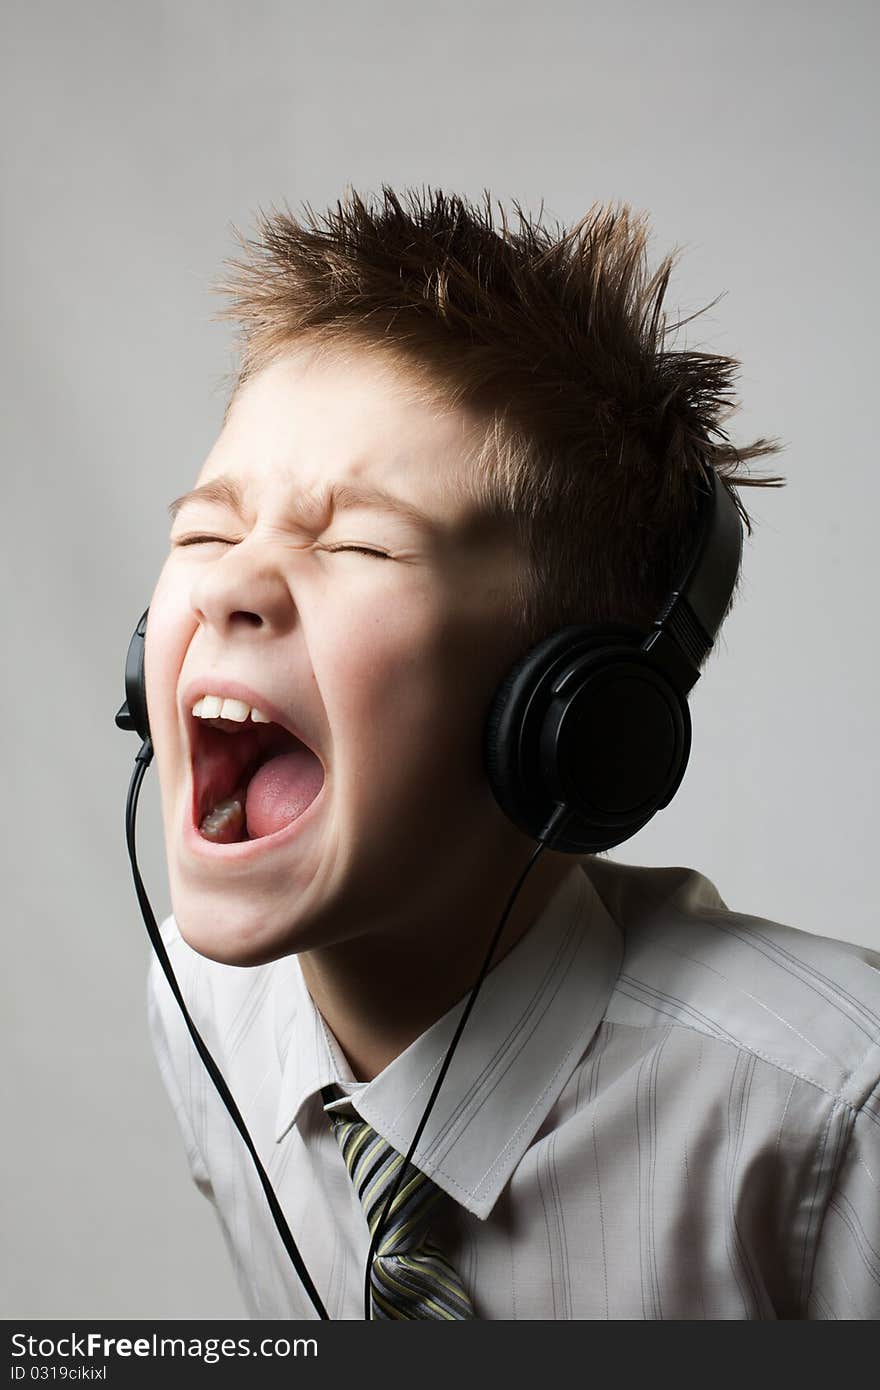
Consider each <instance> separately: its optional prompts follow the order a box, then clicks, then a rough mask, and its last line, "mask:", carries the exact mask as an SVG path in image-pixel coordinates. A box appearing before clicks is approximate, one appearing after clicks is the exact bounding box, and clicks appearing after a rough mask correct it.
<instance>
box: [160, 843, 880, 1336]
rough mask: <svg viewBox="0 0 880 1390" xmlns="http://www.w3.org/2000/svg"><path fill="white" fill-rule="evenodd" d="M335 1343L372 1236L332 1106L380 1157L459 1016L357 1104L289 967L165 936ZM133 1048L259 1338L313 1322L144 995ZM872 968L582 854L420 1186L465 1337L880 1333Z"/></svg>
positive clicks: (700, 891) (475, 1034) (434, 1142)
mask: <svg viewBox="0 0 880 1390" xmlns="http://www.w3.org/2000/svg"><path fill="white" fill-rule="evenodd" d="M162 932H163V938H164V940H165V943H166V946H167V948H168V951H169V955H170V957H171V961H172V965H173V968H174V970H175V973H176V975H177V978H178V981H179V983H180V986H181V989H182V991H183V994H184V997H185V998H186V999H187V1002H188V1005H189V1007H190V1010H191V1012H192V1015H193V1018H194V1021H195V1023H196V1026H197V1028H198V1029H199V1031H200V1032H201V1034H202V1036H203V1038H204V1039H205V1042H206V1043H207V1046H208V1048H209V1049H210V1051H211V1052H212V1053H213V1055H214V1058H215V1060H216V1061H217V1063H218V1065H219V1067H220V1069H221V1071H222V1072H223V1075H224V1076H225V1078H226V1080H227V1083H228V1084H229V1086H230V1089H231V1090H232V1093H233V1095H234V1096H235V1098H236V1101H237V1103H238V1105H239V1107H240V1109H241V1111H242V1114H243V1116H244V1119H245V1123H246V1124H247V1126H248V1129H249V1130H250V1134H251V1137H252V1139H253V1140H254V1143H255V1144H256V1147H257V1150H258V1152H259V1153H260V1156H261V1158H262V1161H263V1163H264V1165H265V1167H266V1169H267V1171H268V1174H269V1177H270V1180H271V1182H272V1185H273V1187H274V1189H275V1192H276V1195H277V1197H278V1199H279V1201H280V1203H281V1205H282V1208H283V1210H284V1212H285V1215H286V1217H287V1220H288V1223H289V1225H290V1227H291V1230H292V1231H293V1235H294V1239H295V1240H296V1243H297V1245H298V1247H299V1249H300V1253H301V1254H302V1256H303V1259H304V1260H305V1263H306V1266H307V1268H308V1270H309V1273H310V1275H311V1278H312V1280H313V1281H314V1283H315V1285H316V1287H317V1289H318V1291H319V1293H320V1295H321V1298H322V1300H323V1302H324V1304H325V1307H326V1309H327V1312H328V1313H329V1316H330V1318H331V1319H337V1318H343V1319H359V1318H362V1317H363V1290H364V1266H365V1262H366V1258H367V1252H368V1248H369V1233H368V1230H367V1226H366V1221H365V1218H364V1214H363V1209H362V1207H361V1205H360V1202H359V1200H358V1197H357V1194H356V1192H355V1190H354V1188H353V1186H352V1183H351V1180H350V1179H349V1176H348V1173H347V1171H346V1169H345V1166H344V1163H343V1160H342V1156H341V1154H340V1152H339V1148H338V1145H337V1143H336V1140H335V1139H334V1137H333V1135H332V1132H331V1130H330V1125H329V1123H328V1117H327V1116H326V1115H325V1114H324V1110H323V1102H322V1099H321V1095H320V1088H321V1087H322V1086H325V1085H328V1084H332V1083H336V1084H337V1085H339V1086H340V1089H341V1090H342V1091H343V1092H344V1093H345V1094H348V1095H351V1096H352V1097H353V1103H354V1106H355V1108H356V1109H357V1111H358V1112H359V1113H360V1115H361V1116H362V1117H363V1118H364V1119H366V1120H367V1121H369V1123H370V1124H372V1125H373V1127H374V1128H375V1129H376V1130H377V1131H378V1132H379V1133H380V1134H382V1135H383V1136H384V1137H385V1138H386V1139H387V1140H388V1141H389V1142H390V1143H391V1144H393V1145H394V1146H395V1147H396V1148H398V1149H399V1150H400V1151H401V1152H406V1151H407V1150H408V1148H409V1144H410V1140H411V1138H412V1136H413V1134H414V1133H415V1129H416V1126H417V1124H418V1122H419V1120H420V1118H421V1115H422V1112H423V1110H424V1108H425V1105H426V1104H427V1100H428V1097H429V1095H430V1092H431V1088H432V1085H433V1081H434V1078H435V1077H436V1073H437V1069H438V1067H439V1066H440V1065H441V1063H442V1060H443V1058H444V1056H445V1054H446V1050H447V1048H448V1045H449V1042H450V1040H451V1038H452V1034H453V1032H454V1029H455V1025H456V1023H457V1021H458V1019H459V1017H460V1015H461V1012H462V1010H463V1008H464V1006H465V1002H466V999H462V1000H461V1001H459V1003H458V1004H456V1005H455V1006H454V1007H453V1008H452V1009H451V1010H450V1011H449V1012H448V1013H447V1014H445V1015H444V1016H443V1017H442V1018H441V1019H439V1020H438V1021H437V1022H436V1023H435V1024H434V1025H433V1026H432V1027H431V1028H429V1029H428V1030H427V1031H426V1032H425V1033H423V1034H422V1035H421V1037H419V1038H417V1039H416V1040H415V1042H413V1043H412V1044H411V1046H410V1047H408V1048H407V1049H406V1051H404V1052H403V1053H401V1054H400V1056H398V1057H397V1058H395V1060H394V1061H393V1062H391V1063H390V1064H389V1065H388V1066H386V1067H385V1069H384V1070H383V1071H382V1072H380V1074H379V1075H378V1076H376V1077H375V1078H374V1079H373V1080H372V1081H370V1082H357V1081H355V1080H354V1078H353V1076H352V1073H351V1070H350V1068H349V1067H348V1065H347V1062H346V1060H345V1058H344V1056H343V1055H342V1052H341V1050H340V1048H339V1045H338V1043H337V1042H336V1040H335V1038H334V1037H333V1035H332V1034H331V1032H330V1030H329V1028H328V1027H327V1025H326V1023H325V1022H324V1020H323V1019H322V1017H321V1015H320V1014H319V1013H318V1011H317V1010H316V1008H315V1006H314V1004H313V1002H312V999H311V996H310V995H309V993H308V990H307V988H306V987H305V983H304V981H303V977H302V973H301V970H300V968H299V963H298V960H297V958H296V956H289V957H285V958H284V959H282V960H280V961H276V962H273V963H271V964H269V965H264V966H257V967H239V966H227V965H221V964H218V963H217V962H215V961H211V960H208V959H207V958H205V957H203V956H200V955H199V954H198V953H197V952H195V951H193V950H192V949H191V948H190V947H189V946H188V945H187V944H186V943H185V942H184V941H183V940H182V938H181V937H180V935H179V933H178V930H177V927H176V924H175V922H174V918H173V917H169V918H168V919H167V920H166V921H165V923H164V924H163V927H162ZM148 994H149V1012H150V1023H151V1032H152V1037H153V1042H154V1046H155V1050H156V1055H157V1058H158V1061H159V1065H160V1068H161V1072H162V1076H163V1079H164V1082H165V1086H166V1088H167V1090H168V1092H169V1095H170V1097H171V1100H172V1103H173V1105H174V1109H175V1112H176V1115H177V1120H178V1123H179V1125H180V1128H181V1131H182V1133H183V1136H184V1140H185V1144H186V1150H187V1155H188V1159H189V1164H190V1170H191V1172H192V1175H193V1178H194V1180H195V1182H196V1183H197V1185H198V1186H199V1188H200V1189H201V1190H202V1191H203V1192H204V1193H205V1194H206V1195H207V1196H208V1197H209V1198H210V1200H211V1201H212V1202H213V1204H214V1206H215V1208H216V1210H217V1213H218V1216H219V1218H220V1222H221V1225H222V1229H223V1233H224V1237H225V1240H226V1244H227V1247H228V1249H229V1251H230V1254H231V1257H232V1260H233V1263H234V1267H235V1271H236V1276H237V1279H238V1282H239V1285H240V1288H241V1290H242V1294H243V1297H244V1299H245V1303H246V1306H247V1308H248V1311H249V1313H250V1314H251V1316H252V1317H255V1318H285V1319H288V1318H293V1319H309V1318H314V1317H315V1316H316V1313H315V1310H314V1308H313V1306H312V1304H311V1301H310V1300H309V1298H308V1296H307V1294H306V1293H305V1290H304V1289H303V1288H302V1286H301V1285H300V1282H299V1279H298V1278H297V1275H296V1272H295V1270H294V1269H293V1266H292V1264H291V1263H290V1260H289V1258H288V1256H287V1254H286V1253H285V1251H284V1247H283V1245H282V1244H281V1240H280V1238H279V1236H278V1234H277V1231H276V1229H275V1225H274V1222H273V1221H272V1217H271V1215H270V1213H269V1209H268V1205H267V1203H266V1199H265V1195H264V1193H263V1191H262V1188H261V1186H260V1184H259V1180H258V1178H257V1175H256V1172H255V1170H254V1168H253V1165H252V1163H251V1159H250V1157H249V1155H248V1153H247V1151H246V1149H245V1147H244V1144H243V1142H242V1140H241V1138H240V1136H239V1134H238V1132H237V1131H236V1130H235V1128H234V1126H233V1124H232V1121H231V1120H230V1119H229V1117H228V1115H227V1114H226V1111H225V1109H224V1108H223V1105H222V1103H221V1101H220V1099H219V1097H218V1095H217V1093H216V1091H215V1090H214V1087H213V1084H212V1083H211V1080H210V1078H209V1077H208V1075H207V1073H206V1071H205V1069H204V1067H203V1065H202V1063H201V1061H200V1059H199V1057H198V1055H197V1053H196V1051H195V1048H194V1047H193V1045H192V1041H191V1039H190V1037H189V1034H188V1032H187V1030H186V1026H185V1023H184V1021H183V1018H182V1016H181V1015H180V1012H179V1010H178V1008H177V1005H176V1003H175V1001H174V999H173V997H172V995H171V992H170V990H169V988H168V985H167V982H166V981H165V978H164V975H162V973H161V971H160V969H159V966H158V963H157V962H156V961H155V960H154V961H153V963H152V966H151V970H150V977H149V990H148ZM878 1078H880V954H878V953H876V952H872V951H870V950H869V949H868V948H866V947H862V946H858V945H855V944H850V943H847V942H841V941H838V940H834V939H831V938H827V937H820V936H816V935H813V934H812V933H809V932H803V931H799V930H797V929H795V928H793V927H790V926H783V925H781V924H779V923H776V922H770V921H766V920H764V919H763V918H759V917H754V916H746V915H744V914H741V913H737V912H734V911H732V910H730V909H728V908H727V907H726V906H725V904H724V903H723V902H722V901H721V898H720V897H719V895H718V892H717V890H716V889H715V887H714V885H713V884H712V883H710V882H709V881H708V880H707V879H706V878H705V877H704V876H703V875H702V874H700V873H698V872H696V871H695V870H692V869H686V868H647V867H641V866H636V865H627V864H621V863H616V862H613V861H611V860H609V859H603V858H601V857H595V856H588V857H585V858H584V859H583V860H573V864H572V871H571V873H570V874H569V875H567V876H566V878H565V880H564V881H563V883H562V884H561V885H560V887H559V889H558V890H557V892H556V895H555V896H554V898H553V899H552V901H551V902H550V903H549V904H548V905H547V907H546V909H545V910H544V912H543V913H542V914H541V916H540V917H539V918H538V919H537V920H536V922H535V923H534V924H533V925H532V927H531V928H530V929H529V930H528V932H526V934H525V935H524V936H523V937H522V938H521V939H520V941H519V942H518V943H517V944H516V945H515V946H514V947H513V949H512V950H511V951H510V952H509V953H508V955H506V956H505V957H504V958H503V959H502V960H501V961H500V962H499V963H498V965H497V966H496V967H495V968H494V969H493V970H491V971H490V973H489V974H488V975H487V977H486V979H485V982H484V984H483V987H482V989H481V991H480V994H479V996H478V998H477V1001H476V1004H475V1006H474V1009H473V1011H472V1013H471V1016H470V1018H469V1020H468V1022H467V1024H466V1026H465V1028H464V1031H463V1033H462V1036H461V1039H460V1042H459V1044H458V1047H457V1050H456V1052H455V1054H454V1057H453V1060H452V1063H451V1064H450V1068H449V1071H448V1072H447V1075H446V1077H445V1079H444V1082H443V1084H442V1086H441V1089H440V1092H439V1095H438V1098H437V1101H436V1104H435V1106H434V1109H433V1111H432V1112H431V1115H430V1118H429V1120H428V1124H427V1127H426V1129H425V1131H424V1133H423V1135H422V1137H421V1140H420V1142H419V1146H418V1148H417V1149H416V1151H415V1155H414V1162H415V1163H416V1164H417V1165H418V1166H419V1167H420V1168H421V1169H423V1170H424V1171H425V1172H426V1173H428V1174H429V1176H431V1177H432V1178H433V1179H434V1181H435V1182H436V1183H437V1184H438V1185H439V1186H440V1187H441V1188H443V1189H444V1191H445V1192H447V1193H448V1194H449V1196H450V1198H451V1199H452V1200H451V1201H448V1202H444V1203H443V1204H441V1205H442V1207H443V1211H442V1215H441V1216H440V1218H439V1219H438V1221H437V1222H436V1223H435V1224H434V1226H433V1227H432V1231H431V1236H432V1239H435V1240H437V1241H438V1243H440V1244H441V1245H442V1247H443V1249H444V1251H445V1253H446V1254H447V1256H448V1258H449V1259H450V1260H451V1261H452V1263H453V1265H454V1266H455V1268H456V1269H457V1271H458V1273H459V1275H460V1276H461V1278H462V1280H463V1282H464V1285H465V1288H466V1289H467V1291H468V1293H469V1295H470V1297H471V1300H472V1302H473V1305H474V1308H475V1312H476V1315H477V1317H479V1318H488V1319H520V1318H525V1319H557V1318H578V1319H582V1318H583V1319H586V1318H600V1319H601V1318H605V1319H608V1318H611V1319H628V1318H642V1319H646V1318H647V1319H655V1318H674V1319H773V1318H850V1319H855V1318H858V1319H862V1318H878V1317H880V1089H878Z"/></svg>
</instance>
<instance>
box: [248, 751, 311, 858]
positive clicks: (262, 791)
mask: <svg viewBox="0 0 880 1390" xmlns="http://www.w3.org/2000/svg"><path fill="white" fill-rule="evenodd" d="M323 783H324V769H323V767H322V766H321V763H320V761H319V759H318V758H316V757H315V755H314V753H313V752H312V751H311V750H310V749H309V748H306V747H300V748H297V749H295V750H294V751H293V752H292V753H281V754H279V755H278V757H275V758H270V759H269V761H268V762H266V763H263V766H262V767H261V768H259V769H258V770H257V771H256V772H255V773H254V775H253V777H252V778H251V780H250V783H249V785H248V789H247V801H246V804H245V815H246V816H247V829H248V834H249V835H250V837H251V839H252V840H261V839H262V838H263V836H264V835H272V834H274V833H275V831H276V830H283V829H284V827H285V825H289V824H290V822H291V821H293V820H296V818H297V816H301V815H302V813H303V811H304V810H305V809H306V807H307V806H311V804H312V802H313V801H314V799H315V797H316V796H317V795H318V792H319V791H320V790H321V787H322V786H323Z"/></svg>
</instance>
